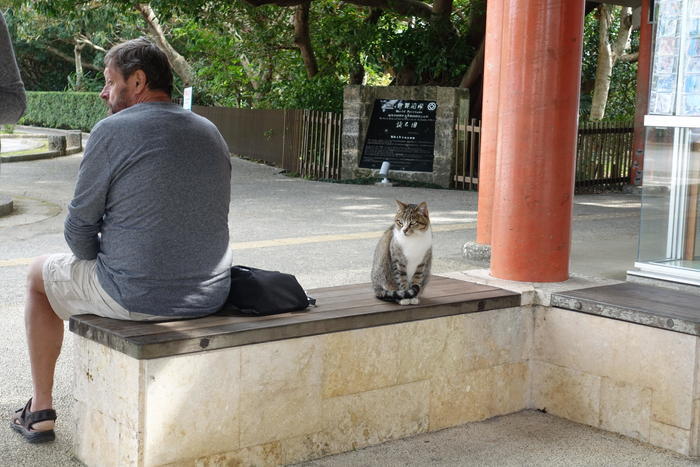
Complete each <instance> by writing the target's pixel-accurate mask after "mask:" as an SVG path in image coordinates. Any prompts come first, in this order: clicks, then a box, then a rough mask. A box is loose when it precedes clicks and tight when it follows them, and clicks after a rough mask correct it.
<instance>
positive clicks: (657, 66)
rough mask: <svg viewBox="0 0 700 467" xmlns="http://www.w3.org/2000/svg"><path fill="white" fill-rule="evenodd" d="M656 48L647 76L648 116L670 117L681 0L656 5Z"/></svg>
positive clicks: (676, 80) (673, 99)
mask: <svg viewBox="0 0 700 467" xmlns="http://www.w3.org/2000/svg"><path fill="white" fill-rule="evenodd" d="M656 6H657V8H658V18H657V20H656V45H655V51H654V66H653V68H652V76H651V94H650V95H649V113H651V114H657V115H673V114H674V110H675V105H676V88H677V82H678V71H679V70H678V54H679V51H680V42H681V26H682V24H681V11H682V4H681V0H661V1H658V2H656Z"/></svg>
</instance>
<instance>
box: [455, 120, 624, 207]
mask: <svg viewBox="0 0 700 467" xmlns="http://www.w3.org/2000/svg"><path fill="white" fill-rule="evenodd" d="M455 132H456V135H455V163H454V167H455V173H454V177H453V180H454V187H455V188H457V189H462V190H477V189H478V186H479V147H480V143H481V121H479V120H475V119H472V120H469V121H467V119H460V120H458V121H457V123H456V125H455ZM633 135H634V125H633V124H632V122H631V121H626V122H605V123H603V122H590V123H589V122H586V123H582V124H581V125H580V126H579V130H578V140H577V146H576V192H577V193H583V192H588V191H594V190H597V189H619V188H622V186H624V185H625V184H626V183H628V182H629V171H630V168H631V165H632V137H633Z"/></svg>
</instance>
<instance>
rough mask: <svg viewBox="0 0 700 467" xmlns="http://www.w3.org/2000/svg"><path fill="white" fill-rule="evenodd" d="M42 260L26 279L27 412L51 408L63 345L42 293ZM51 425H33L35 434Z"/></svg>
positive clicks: (56, 321)
mask: <svg viewBox="0 0 700 467" xmlns="http://www.w3.org/2000/svg"><path fill="white" fill-rule="evenodd" d="M45 261H46V257H45V256H44V257H41V258H37V259H36V260H34V262H33V263H32V265H31V266H30V267H29V274H28V276H27V303H26V305H25V309H24V324H25V327H26V331H27V344H28V346H29V361H30V363H31V367H32V382H33V385H34V395H33V397H32V407H31V409H30V410H31V411H32V412H36V411H37V410H44V409H51V408H53V397H52V393H53V378H54V370H55V368H56V361H57V360H58V356H59V354H60V353H61V344H62V343H63V320H62V319H61V318H59V317H58V316H56V313H54V311H53V308H51V304H50V303H49V300H48V298H47V297H46V290H45V289H44V278H43V274H42V268H43V265H44V262H45ZM53 425H54V423H53V421H50V420H49V421H44V422H40V423H36V424H35V425H34V428H33V429H35V430H37V431H42V430H49V429H52V428H53Z"/></svg>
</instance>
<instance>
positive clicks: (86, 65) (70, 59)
mask: <svg viewBox="0 0 700 467" xmlns="http://www.w3.org/2000/svg"><path fill="white" fill-rule="evenodd" d="M46 50H48V51H49V52H51V53H52V54H54V55H56V56H57V57H60V58H62V59H63V60H65V61H67V62H71V63H75V55H74V56H72V57H71V56H70V55H68V54H66V53H64V52H62V51H60V50H58V49H57V48H56V47H52V46H50V45H47V46H46ZM83 68H88V69H90V70H93V71H97V72H98V73H102V72H103V71H104V69H103V68H100V67H97V66H95V65H93V64H92V63H83Z"/></svg>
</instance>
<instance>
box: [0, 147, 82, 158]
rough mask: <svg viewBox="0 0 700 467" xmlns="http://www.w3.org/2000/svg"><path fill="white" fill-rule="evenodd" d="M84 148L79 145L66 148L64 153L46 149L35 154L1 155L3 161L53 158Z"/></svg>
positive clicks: (77, 151) (74, 152)
mask: <svg viewBox="0 0 700 467" xmlns="http://www.w3.org/2000/svg"><path fill="white" fill-rule="evenodd" d="M82 150H83V149H82V148H79V147H72V148H68V149H66V151H65V153H62V152H61V151H46V152H37V153H34V154H22V155H18V156H0V158H1V159H0V160H2V162H27V161H36V160H40V159H53V158H56V157H63V156H71V155H73V154H77V153H79V152H81V151H82Z"/></svg>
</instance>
